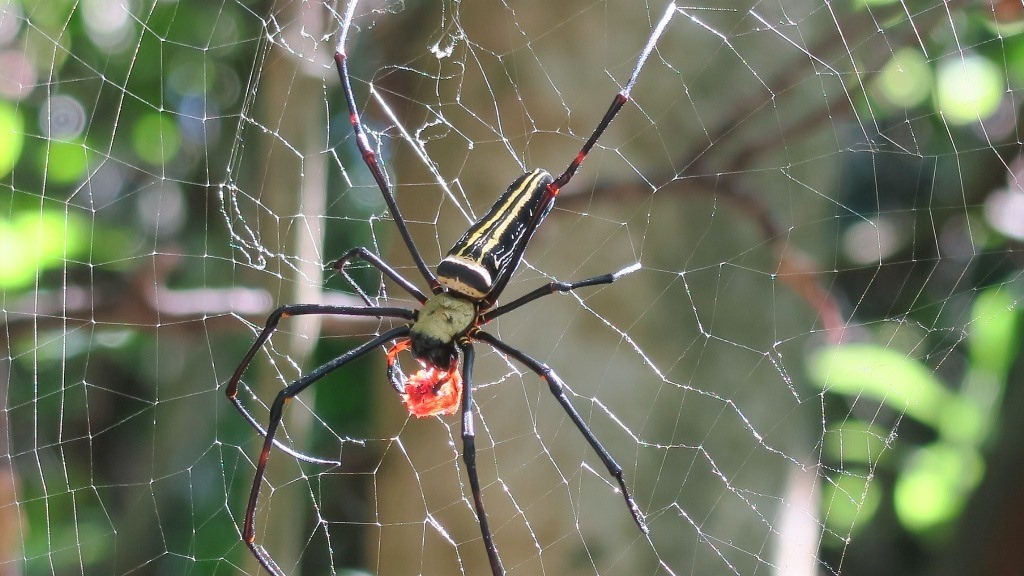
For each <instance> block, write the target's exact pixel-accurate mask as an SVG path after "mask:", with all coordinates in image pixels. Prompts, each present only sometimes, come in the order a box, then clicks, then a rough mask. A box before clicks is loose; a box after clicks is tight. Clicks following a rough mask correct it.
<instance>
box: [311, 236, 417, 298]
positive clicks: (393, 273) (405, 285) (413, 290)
mask: <svg viewBox="0 0 1024 576" xmlns="http://www.w3.org/2000/svg"><path fill="white" fill-rule="evenodd" d="M354 258H361V259H363V260H365V261H367V262H369V263H370V264H371V265H372V266H373V267H374V268H376V269H377V270H380V271H381V273H383V274H384V275H385V276H387V277H388V278H391V279H392V280H394V282H395V284H398V285H399V286H401V287H402V289H403V290H405V291H406V292H408V293H409V294H412V296H413V298H415V299H416V300H418V301H419V303H420V304H424V303H425V302H426V301H427V297H426V296H424V295H423V292H420V289H419V288H417V287H416V286H415V285H414V284H413V283H412V282H409V281H408V280H406V279H405V277H403V276H402V275H401V274H399V272H398V270H395V269H394V268H392V267H391V266H390V265H389V264H388V263H387V262H385V261H383V260H381V259H380V256H377V255H376V254H374V253H373V252H370V251H369V250H367V249H366V248H363V247H361V246H360V247H358V248H353V249H351V250H349V251H348V252H345V254H343V255H342V256H341V258H338V259H337V260H335V261H334V262H332V263H331V268H333V269H335V270H337V271H338V273H339V274H341V275H342V276H344V277H345V279H346V280H348V283H349V284H351V285H352V287H353V288H355V289H356V291H357V292H359V296H360V297H361V298H362V299H363V302H366V304H367V306H373V302H371V301H370V298H369V296H367V295H366V294H365V293H364V292H363V291H362V290H361V289H360V288H359V286H358V285H357V284H356V283H355V282H353V281H352V278H350V277H349V275H348V272H346V271H345V266H346V265H347V264H348V263H349V262H351V261H352V260H353V259H354Z"/></svg>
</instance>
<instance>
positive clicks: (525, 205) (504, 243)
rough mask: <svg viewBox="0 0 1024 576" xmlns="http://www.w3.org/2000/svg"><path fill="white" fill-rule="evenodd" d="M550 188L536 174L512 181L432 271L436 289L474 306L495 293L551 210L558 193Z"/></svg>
mask: <svg viewBox="0 0 1024 576" xmlns="http://www.w3.org/2000/svg"><path fill="white" fill-rule="evenodd" d="M552 182H554V179H553V178H552V177H551V175H550V174H548V173H547V172H546V171H544V170H539V169H538V170H534V171H532V172H527V173H526V174H523V175H522V176H520V177H519V178H517V179H516V181H515V182H513V183H512V185H511V186H509V187H508V190H506V191H505V193H504V194H502V195H501V198H498V201H497V202H495V203H494V206H492V207H491V209H490V211H489V212H487V214H486V215H484V217H483V218H480V219H479V220H477V221H476V222H475V223H474V224H473V225H472V226H471V227H470V228H469V230H467V231H466V233H465V234H463V236H462V238H460V239H459V241H458V242H456V243H455V245H454V246H452V249H451V250H449V251H448V255H447V256H446V257H445V258H444V260H442V261H441V263H440V264H439V265H438V266H437V279H438V280H439V281H440V282H441V284H443V285H444V286H445V287H446V288H448V289H449V290H451V291H453V292H457V293H459V294H461V295H463V296H465V297H466V298H469V299H471V300H476V301H479V300H484V299H486V298H487V296H488V295H491V294H495V295H496V294H497V293H500V292H501V289H502V288H503V287H504V286H505V283H506V282H507V281H508V278H509V276H511V275H512V272H513V271H514V270H515V269H516V266H518V265H519V262H520V260H522V259H523V252H525V251H526V245H527V244H528V243H529V241H530V238H532V237H533V233H534V232H535V231H536V230H537V226H539V225H540V223H541V222H542V221H543V220H544V217H545V216H547V215H548V212H550V211H551V207H552V206H554V201H555V195H556V194H557V193H558V189H557V188H552V187H549V186H548V185H549V184H551V183H552ZM490 303H492V304H493V302H490Z"/></svg>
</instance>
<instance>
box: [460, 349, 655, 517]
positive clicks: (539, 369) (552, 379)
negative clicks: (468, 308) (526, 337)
mask: <svg viewBox="0 0 1024 576" xmlns="http://www.w3.org/2000/svg"><path fill="white" fill-rule="evenodd" d="M473 338H476V339H477V340H480V341H483V342H486V343H488V344H490V345H491V346H493V347H494V348H495V349H496V350H498V351H499V352H503V353H505V354H507V355H509V356H511V357H512V358H515V359H516V360H518V361H519V362H520V363H522V364H523V365H524V366H526V367H527V368H529V369H530V370H532V371H533V372H535V373H536V374H537V375H538V376H540V377H541V378H543V379H544V381H545V382H547V383H548V387H549V388H550V389H551V394H552V395H554V397H555V399H556V400H558V403H559V404H561V405H562V409H564V410H565V413H566V414H568V415H569V418H570V419H572V421H573V423H574V424H576V428H577V429H578V430H579V431H580V433H581V434H583V437H584V438H586V439H587V442H588V443H589V444H590V446H591V447H592V448H593V449H594V451H595V452H597V455H598V457H600V458H601V461H602V462H604V465H605V468H607V469H608V473H609V474H611V475H612V476H614V477H615V480H616V481H617V482H618V484H619V489H620V490H621V492H622V496H623V498H625V499H626V507H627V508H629V513H630V514H632V515H633V520H634V521H635V522H636V525H637V527H638V528H640V531H641V532H643V533H644V534H646V533H647V524H645V523H644V519H643V514H642V513H641V512H640V508H639V507H638V506H637V505H636V502H634V501H633V496H632V495H630V493H629V489H628V488H626V481H625V480H624V479H623V474H622V466H619V464H618V462H616V461H615V459H614V458H612V455H611V454H609V453H608V451H607V450H605V448H604V446H602V445H601V443H600V442H598V440H597V437H596V436H594V433H593V432H591V431H590V427H589V426H587V423H586V422H584V421H583V418H582V417H581V416H580V413H579V412H577V411H576V408H574V407H573V405H572V403H571V402H570V401H569V397H568V396H566V395H565V390H564V387H565V384H564V383H563V382H562V379H561V378H559V377H558V374H555V371H554V370H552V369H551V368H549V367H548V366H547V365H546V364H543V363H541V362H538V361H537V360H534V359H533V358H531V357H530V356H527V355H526V354H525V353H523V352H520V351H519V350H516V349H515V348H513V347H511V346H509V345H508V344H505V343H504V342H502V341H501V340H498V339H497V338H496V337H494V336H492V335H491V334H488V333H486V332H483V331H477V332H474V333H473ZM467 388H468V386H467Z"/></svg>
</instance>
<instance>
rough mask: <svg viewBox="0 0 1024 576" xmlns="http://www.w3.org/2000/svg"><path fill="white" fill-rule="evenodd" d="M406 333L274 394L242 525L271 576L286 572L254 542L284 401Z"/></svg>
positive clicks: (399, 331)
mask: <svg viewBox="0 0 1024 576" xmlns="http://www.w3.org/2000/svg"><path fill="white" fill-rule="evenodd" d="M408 334H409V327H408V326H398V327H397V328H392V329H391V330H388V331H387V332H385V333H383V334H381V335H380V336H377V337H376V338H374V339H373V340H370V341H369V342H366V343H365V344H362V345H360V346H358V347H356V348H353V349H352V350H349V351H348V352H346V353H344V354H342V355H341V356H338V357H337V358H335V359H334V360H331V361H330V362H328V363H326V364H324V365H322V366H320V367H319V368H317V369H316V370H314V371H312V372H310V373H309V374H306V375H305V376H303V377H301V378H299V379H298V380H296V381H295V382H293V383H292V384H290V385H289V386H287V387H286V388H284V389H282V390H281V391H280V392H279V393H278V394H277V397H276V398H274V403H273V404H271V405H270V421H269V422H268V423H267V432H266V440H264V441H263V450H262V451H261V452H260V459H259V462H258V463H257V464H256V477H255V478H254V479H253V481H252V490H251V491H250V492H249V505H248V507H246V509H245V524H244V525H243V526H242V539H243V540H245V543H246V545H248V546H249V549H250V550H252V553H253V555H254V556H256V560H258V561H259V563H260V566H263V568H264V569H265V570H266V571H267V572H269V573H271V574H273V575H274V576H285V574H284V572H283V571H282V570H281V568H280V567H279V566H278V565H277V562H274V559H273V558H271V557H270V553H269V552H267V550H266V549H265V548H264V547H263V546H260V545H259V544H257V543H256V504H257V502H258V501H259V497H260V486H261V485H262V484H263V475H264V473H265V472H266V470H267V460H269V459H270V449H271V448H272V447H273V446H274V434H276V433H277V428H278V425H280V424H281V417H282V416H283V415H284V405H285V404H287V403H288V402H289V401H290V400H291V399H292V398H294V397H295V395H296V394H298V393H299V392H302V391H303V390H305V389H306V388H308V387H309V386H310V385H311V384H313V383H314V382H316V381H317V380H319V379H321V378H323V377H324V376H326V375H328V374H330V373H331V372H334V371H335V370H337V369H339V368H341V367H342V366H344V365H345V364H348V363H349V362H351V361H353V360H355V359H356V358H359V357H360V356H362V355H363V354H366V353H367V352H369V351H370V350H373V349H374V348H376V347H377V346H380V345H381V344H383V343H384V342H387V341H388V340H392V339H394V338H401V337H403V336H408Z"/></svg>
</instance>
